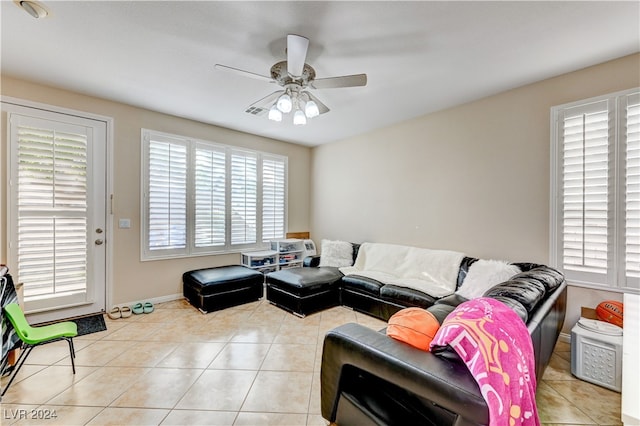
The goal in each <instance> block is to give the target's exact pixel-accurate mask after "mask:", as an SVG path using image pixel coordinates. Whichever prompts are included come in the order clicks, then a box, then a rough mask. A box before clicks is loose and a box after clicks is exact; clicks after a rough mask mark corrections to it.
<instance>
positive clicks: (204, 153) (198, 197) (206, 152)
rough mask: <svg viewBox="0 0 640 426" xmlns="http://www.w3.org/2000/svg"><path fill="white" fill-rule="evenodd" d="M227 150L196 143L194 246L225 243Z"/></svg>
mask: <svg viewBox="0 0 640 426" xmlns="http://www.w3.org/2000/svg"><path fill="white" fill-rule="evenodd" d="M226 172H227V170H226V154H225V151H224V149H221V148H215V147H210V146H207V145H204V144H198V145H196V157H195V170H194V173H195V179H194V186H195V188H194V190H195V214H194V218H195V246H196V247H198V248H200V247H215V246H218V247H219V246H224V244H225V230H226V226H225V217H226Z"/></svg>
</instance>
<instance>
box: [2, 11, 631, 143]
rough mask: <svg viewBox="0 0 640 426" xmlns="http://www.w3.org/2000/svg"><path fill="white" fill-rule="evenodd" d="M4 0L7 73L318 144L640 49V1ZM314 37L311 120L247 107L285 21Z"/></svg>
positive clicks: (275, 57) (280, 52)
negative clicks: (325, 81)
mask: <svg viewBox="0 0 640 426" xmlns="http://www.w3.org/2000/svg"><path fill="white" fill-rule="evenodd" d="M43 4H44V5H45V7H46V8H47V9H48V10H49V11H50V16H49V17H47V18H45V19H41V20H36V19H34V18H32V17H31V16H30V15H28V14H27V13H26V12H24V11H23V10H21V9H20V8H19V7H17V6H16V4H15V3H14V2H13V1H10V0H2V1H1V2H0V15H1V16H2V18H1V19H2V21H1V25H2V27H1V31H2V33H1V35H2V45H1V48H2V50H1V63H0V66H1V70H2V74H3V75H9V76H14V77H19V78H23V79H26V80H32V81H36V82H39V83H43V84H47V85H53V86H57V87H62V88H65V89H68V90H72V91H76V92H80V93H84V94H87V95H92V96H97V97H100V98H105V99H110V100H114V101H118V102H123V103H127V104H131V105H135V106H138V107H142V108H148V109H152V110H156V111H161V112H164V113H168V114H173V115H177V116H180V117H186V118H190V119H193V120H198V121H202V122H205V123H211V124H215V125H218V126H223V127H228V128H232V129H236V130H241V131H244V132H249V133H253V134H257V135H262V136H267V137H271V138H275V139H280V140H285V141H290V142H294V143H299V144H304V145H310V146H315V145H319V144H323V143H327V142H331V141H335V140H340V139H342V138H345V137H349V136H352V135H356V134H361V133H364V132H367V131H371V130H373V129H376V128H379V127H383V126H387V125H390V124H393V123H397V122H400V121H403V120H407V119H409V118H412V117H416V116H420V115H424V114H427V113H429V112H433V111H437V110H441V109H444V108H447V107H451V106H454V105H457V104H461V103H464V102H468V101H471V100H474V99H479V98H482V97H485V96H488V95H491V94H494V93H498V92H501V91H504V90H507V89H510V88H514V87H518V86H522V85H524V84H527V83H531V82H535V81H539V80H542V79H545V78H548V77H552V76H555V75H559V74H563V73H566V72H569V71H573V70H577V69H581V68H584V67H587V66H590V65H594V64H598V63H601V62H604V61H607V60H610V59H614V58H618V57H621V56H625V55H628V54H631V53H634V52H638V51H640V2H638V1H626V2H611V1H601V2H597V1H587V2H574V1H566V2H565V1H547V2H524V1H514V2H509V1H498V2H483V1H471V2H398V1H386V2H360V1H356V2H336V1H333V2H288V1H287V2H243V1H240V2H238V1H232V2H223V1H215V2H209V1H193V2H191V1H179V2H169V1H166V2H164V1H163V2H160V1H158V2H141V1H68V2H67V1H53V0H48V1H44V2H43ZM288 33H292V34H299V35H303V36H305V37H308V38H309V39H310V40H311V42H310V46H309V53H308V56H307V63H309V64H310V65H311V66H313V67H314V68H315V70H316V73H317V77H318V78H324V77H332V76H338V75H345V74H357V73H366V74H367V75H368V84H367V86H366V87H358V88H343V89H323V90H315V91H314V94H315V95H316V96H317V97H318V98H319V99H320V100H322V101H323V102H324V103H325V104H326V105H327V106H328V107H329V108H330V109H331V111H330V112H329V113H327V114H324V115H322V116H320V117H317V118H315V119H313V120H310V121H309V123H308V124H307V125H306V126H295V127H294V125H293V124H292V123H291V118H289V119H288V120H287V118H286V117H285V120H283V122H282V123H275V122H271V121H269V120H268V119H267V118H266V116H262V117H255V116H252V115H249V114H247V113H245V112H244V111H245V109H246V107H247V106H249V105H250V104H252V103H253V102H255V101H256V100H258V99H260V98H262V97H264V96H266V95H268V94H269V93H271V92H273V91H274V90H276V88H277V87H278V86H275V85H273V84H270V83H267V82H264V81H260V80H255V79H250V78H245V77H243V76H239V75H235V74H231V73H227V72H224V71H219V70H215V69H214V65H215V64H216V63H220V64H224V65H228V66H231V67H235V68H241V69H244V70H248V71H251V72H254V73H258V74H262V75H269V69H270V67H271V65H273V64H274V63H276V62H278V61H281V60H285V59H286V56H285V52H284V48H285V44H286V35H287V34H288Z"/></svg>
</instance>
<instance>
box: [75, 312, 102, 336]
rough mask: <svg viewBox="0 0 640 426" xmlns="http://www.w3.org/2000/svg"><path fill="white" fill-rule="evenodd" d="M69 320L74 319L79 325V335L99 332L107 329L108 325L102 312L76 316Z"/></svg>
mask: <svg viewBox="0 0 640 426" xmlns="http://www.w3.org/2000/svg"><path fill="white" fill-rule="evenodd" d="M69 321H73V322H75V323H76V324H77V325H78V336H84V335H85V334H91V333H97V332H99V331H105V330H106V329H107V325H106V324H105V323H104V316H103V315H102V314H95V315H89V316H86V317H80V318H74V319H72V320H69Z"/></svg>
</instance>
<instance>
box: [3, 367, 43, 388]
mask: <svg viewBox="0 0 640 426" xmlns="http://www.w3.org/2000/svg"><path fill="white" fill-rule="evenodd" d="M45 368H47V366H46V365H28V364H24V365H23V366H22V368H21V369H20V371H18V375H17V376H16V378H15V379H13V383H12V384H11V386H14V385H15V384H16V383H18V382H20V381H21V380H24V379H26V378H27V377H29V376H32V375H34V374H36V373H37V372H38V371H42V370H44V369H45ZM9 377H10V376H2V380H1V381H0V385H1V386H2V389H4V387H5V386H7V383H9Z"/></svg>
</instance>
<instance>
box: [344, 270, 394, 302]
mask: <svg viewBox="0 0 640 426" xmlns="http://www.w3.org/2000/svg"><path fill="white" fill-rule="evenodd" d="M382 286H384V284H382V283H381V282H380V281H377V280H374V279H373V278H367V277H361V276H360V275H345V276H344V277H342V288H344V289H348V290H351V291H355V292H356V293H368V294H371V295H374V296H376V297H380V289H381V288H382Z"/></svg>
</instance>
